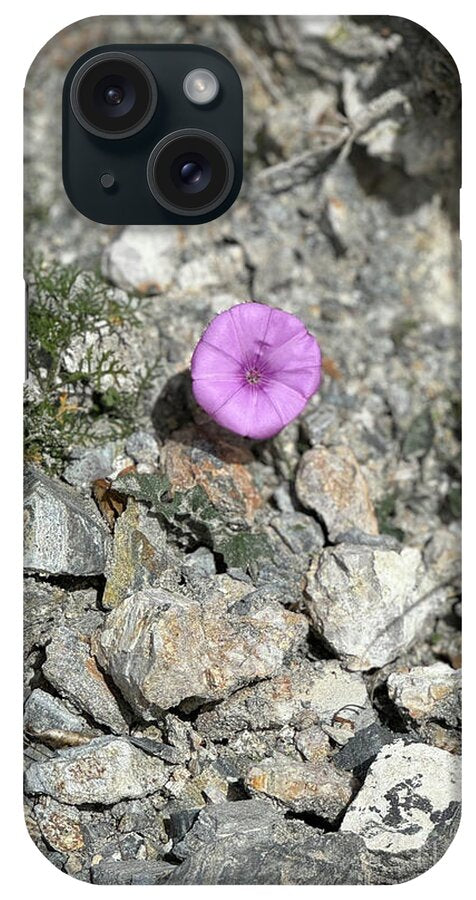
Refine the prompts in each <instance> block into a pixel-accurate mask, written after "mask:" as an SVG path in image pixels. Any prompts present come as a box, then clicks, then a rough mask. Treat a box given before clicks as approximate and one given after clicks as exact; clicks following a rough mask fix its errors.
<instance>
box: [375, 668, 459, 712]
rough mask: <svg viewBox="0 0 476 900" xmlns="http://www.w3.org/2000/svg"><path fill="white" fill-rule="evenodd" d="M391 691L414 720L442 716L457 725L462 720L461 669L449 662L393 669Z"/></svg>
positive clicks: (400, 706) (390, 683)
mask: <svg viewBox="0 0 476 900" xmlns="http://www.w3.org/2000/svg"><path fill="white" fill-rule="evenodd" d="M387 688H388V695H389V697H390V699H391V700H393V702H394V703H395V704H396V705H397V706H398V709H399V710H400V712H401V713H402V714H403V716H404V717H405V718H406V719H407V720H409V721H410V722H411V723H413V724H417V725H418V724H419V723H422V722H425V721H427V720H429V719H438V720H439V721H443V722H446V723H447V724H448V725H450V726H453V727H456V726H458V725H459V723H460V720H461V670H459V669H458V670H456V671H455V670H454V669H452V668H451V666H448V665H447V664H446V663H443V662H437V663H434V664H433V665H431V666H415V667H414V668H413V669H407V670H406V671H397V672H392V674H391V675H389V677H388V679H387Z"/></svg>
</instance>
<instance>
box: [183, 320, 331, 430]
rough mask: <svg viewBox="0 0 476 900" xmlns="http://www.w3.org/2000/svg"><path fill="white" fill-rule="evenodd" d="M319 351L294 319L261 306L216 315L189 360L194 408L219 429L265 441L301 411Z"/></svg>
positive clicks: (316, 376) (316, 375)
mask: <svg viewBox="0 0 476 900" xmlns="http://www.w3.org/2000/svg"><path fill="white" fill-rule="evenodd" d="M320 374H321V351H320V349H319V345H318V343H317V341H316V340H315V338H313V337H312V335H311V334H309V332H308V331H307V330H306V328H305V326H304V325H303V323H302V322H301V321H300V319H297V318H296V316H293V315H291V313H287V312H284V311H283V310H282V309H275V308H273V307H271V306H265V304H264V303H240V304H238V306H232V307H231V309H227V310H226V311H225V312H222V313H220V315H218V316H216V318H215V319H214V320H213V322H211V324H210V325H209V326H208V328H207V329H206V331H205V333H204V334H203V336H202V338H201V340H200V341H199V342H198V344H197V346H196V347H195V351H194V354H193V357H192V380H193V393H194V395H195V399H196V401H197V403H199V404H200V406H201V407H203V409H204V410H205V411H206V412H207V413H208V414H209V415H210V416H211V417H212V419H215V421H216V422H218V423H219V424H220V425H223V426H224V427H225V428H229V429H230V431H235V432H236V433H237V434H242V435H244V436H245V437H250V438H260V439H263V438H269V437H272V436H273V435H275V434H277V433H278V431H281V429H282V428H284V426H285V425H287V424H288V422H291V420H292V419H294V418H295V417H296V416H297V415H299V413H300V412H301V411H302V410H303V409H304V407H305V405H306V403H307V401H308V400H309V397H311V396H312V394H313V393H314V392H315V391H316V390H317V388H318V387H319V382H320Z"/></svg>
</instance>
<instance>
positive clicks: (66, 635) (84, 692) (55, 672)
mask: <svg viewBox="0 0 476 900" xmlns="http://www.w3.org/2000/svg"><path fill="white" fill-rule="evenodd" d="M43 674H44V676H45V678H47V679H48V681H49V682H50V684H52V685H53V687H55V688H56V690H57V691H58V693H60V694H61V696H62V697H67V698H68V700H71V702H72V703H73V704H74V705H75V706H76V707H78V708H79V709H80V710H82V711H84V712H86V713H88V714H89V715H90V716H92V718H93V719H94V720H95V721H96V722H100V723H101V724H102V725H107V727H108V728H110V729H111V731H115V732H116V733H118V734H122V733H124V732H126V731H128V725H127V722H126V720H125V719H124V716H123V715H122V713H121V711H120V709H119V706H118V703H117V701H116V699H115V697H114V694H113V693H112V692H111V691H110V690H109V687H108V686H107V683H106V680H105V678H104V675H103V674H102V672H100V671H99V669H98V667H97V665H96V661H95V659H94V658H93V656H92V655H91V650H90V646H89V641H88V639H87V638H86V637H84V635H81V634H77V633H76V632H74V631H71V630H70V629H69V628H66V627H65V626H62V627H60V628H57V629H56V631H54V632H53V637H52V640H51V642H50V643H49V644H48V647H47V648H46V662H45V663H44V664H43Z"/></svg>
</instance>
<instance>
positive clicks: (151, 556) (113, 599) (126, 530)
mask: <svg viewBox="0 0 476 900" xmlns="http://www.w3.org/2000/svg"><path fill="white" fill-rule="evenodd" d="M179 566H180V557H179V556H178V554H177V553H174V551H173V549H172V547H169V546H167V534H166V532H165V531H164V530H163V529H162V528H161V526H160V524H159V522H158V521H157V519H156V518H154V517H152V516H151V515H150V514H149V513H148V511H147V509H146V508H145V507H144V506H143V505H141V504H139V503H137V502H136V501H135V500H133V499H132V498H129V499H128V501H127V508H126V509H125V511H124V512H123V513H122V515H121V516H120V517H119V519H118V520H117V522H116V526H115V529H114V541H113V544H112V548H111V551H110V553H109V554H108V558H107V562H106V568H105V575H106V579H107V581H106V586H105V588H104V594H103V597H102V603H103V606H105V607H106V609H113V608H114V607H115V606H119V604H120V603H122V601H123V600H125V598H126V597H129V596H130V595H131V594H134V593H136V591H139V590H141V588H143V587H147V586H148V585H157V584H161V585H162V586H163V587H167V588H170V589H172V588H173V587H176V586H177V585H178V581H179V575H178V574H177V570H178V568H179Z"/></svg>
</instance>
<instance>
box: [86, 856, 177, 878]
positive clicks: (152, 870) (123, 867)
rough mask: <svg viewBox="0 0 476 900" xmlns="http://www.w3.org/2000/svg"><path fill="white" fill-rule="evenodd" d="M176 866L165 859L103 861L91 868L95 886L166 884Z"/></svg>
mask: <svg viewBox="0 0 476 900" xmlns="http://www.w3.org/2000/svg"><path fill="white" fill-rule="evenodd" d="M175 869H176V866H174V865H172V863H169V862H166V861H165V860H163V859H122V860H121V859H103V860H101V861H100V862H98V863H96V864H95V865H93V866H91V881H92V883H93V884H165V882H166V881H167V879H168V877H169V876H170V875H171V874H172V872H174V870H175Z"/></svg>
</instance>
